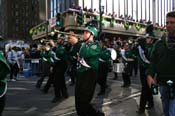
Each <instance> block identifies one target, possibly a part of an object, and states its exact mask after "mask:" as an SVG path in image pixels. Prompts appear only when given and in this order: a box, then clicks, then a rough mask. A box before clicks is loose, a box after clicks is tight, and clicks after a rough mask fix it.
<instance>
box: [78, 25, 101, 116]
mask: <svg viewBox="0 0 175 116" xmlns="http://www.w3.org/2000/svg"><path fill="white" fill-rule="evenodd" d="M82 37H83V43H82V46H81V48H80V51H79V55H78V56H79V57H78V61H79V66H78V69H77V78H76V83H75V107H76V111H77V114H78V116H104V113H102V112H101V111H97V110H96V109H95V108H94V107H93V106H92V104H91V103H90V102H91V100H92V98H93V95H94V91H95V87H96V82H97V74H98V67H99V61H98V59H99V55H100V52H101V48H100V45H99V43H98V42H95V38H97V29H96V28H95V27H90V26H89V27H87V28H85V30H84V32H83V36H82Z"/></svg>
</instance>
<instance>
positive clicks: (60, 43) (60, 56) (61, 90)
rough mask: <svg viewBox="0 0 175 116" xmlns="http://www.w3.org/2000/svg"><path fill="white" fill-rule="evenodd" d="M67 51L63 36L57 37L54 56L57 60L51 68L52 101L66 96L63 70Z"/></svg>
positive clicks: (65, 64) (64, 70) (65, 66)
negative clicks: (53, 94) (53, 95)
mask: <svg viewBox="0 0 175 116" xmlns="http://www.w3.org/2000/svg"><path fill="white" fill-rule="evenodd" d="M67 53H68V51H67V48H66V46H65V44H64V37H63V36H62V35H61V36H60V37H58V39H57V49H56V57H57V61H56V62H55V65H54V68H53V77H54V78H53V85H54V93H55V97H54V98H53V100H52V102H53V103H55V102H58V101H59V100H61V98H62V97H64V98H68V93H67V87H66V83H65V76H64V75H65V72H66V69H67V59H68V54H67Z"/></svg>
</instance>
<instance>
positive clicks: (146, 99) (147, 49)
mask: <svg viewBox="0 0 175 116" xmlns="http://www.w3.org/2000/svg"><path fill="white" fill-rule="evenodd" d="M148 29H151V30H148ZM146 30H147V32H146V37H145V38H139V39H138V41H137V42H138V46H137V49H136V53H137V56H138V62H139V69H140V80H141V84H142V90H141V96H140V106H139V110H138V111H137V113H139V114H141V113H144V112H145V109H149V108H152V107H153V106H154V103H153V96H152V92H151V89H150V88H149V86H148V83H147V80H146V70H147V68H148V67H149V65H150V57H151V53H152V49H153V44H154V43H153V42H154V38H155V35H154V33H153V25H149V26H148V27H147V29H146ZM148 31H149V32H148ZM146 105H147V106H146Z"/></svg>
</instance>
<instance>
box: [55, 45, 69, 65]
mask: <svg viewBox="0 0 175 116" xmlns="http://www.w3.org/2000/svg"><path fill="white" fill-rule="evenodd" d="M56 57H57V58H59V59H60V60H61V61H64V62H67V60H68V52H67V50H66V47H65V45H64V44H58V46H57V49H56Z"/></svg>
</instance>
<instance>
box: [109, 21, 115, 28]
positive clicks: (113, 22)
mask: <svg viewBox="0 0 175 116" xmlns="http://www.w3.org/2000/svg"><path fill="white" fill-rule="evenodd" d="M114 24H115V20H113V19H111V22H110V27H114Z"/></svg>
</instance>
